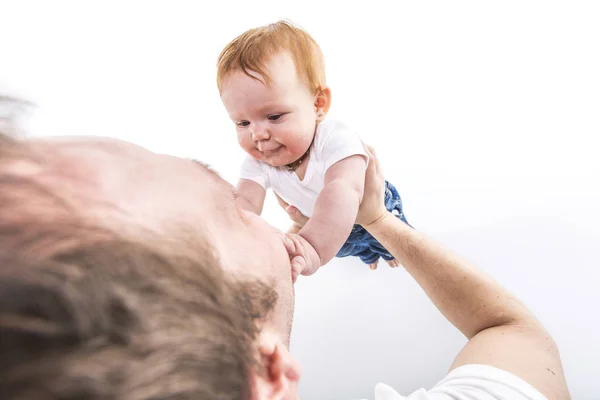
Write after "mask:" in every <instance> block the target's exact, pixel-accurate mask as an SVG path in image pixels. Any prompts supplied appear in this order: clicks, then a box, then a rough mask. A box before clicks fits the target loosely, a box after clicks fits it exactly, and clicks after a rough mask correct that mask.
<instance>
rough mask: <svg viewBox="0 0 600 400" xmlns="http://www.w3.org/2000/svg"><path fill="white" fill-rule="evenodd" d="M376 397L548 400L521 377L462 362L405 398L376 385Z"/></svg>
mask: <svg viewBox="0 0 600 400" xmlns="http://www.w3.org/2000/svg"><path fill="white" fill-rule="evenodd" d="M375 400H548V399H547V398H546V397H545V396H544V395H543V394H541V393H540V392H539V391H538V390H537V389H535V388H534V387H533V386H531V385H530V384H529V383H527V382H525V381H524V380H523V379H521V378H519V377H517V376H515V375H513V374H511V373H509V372H506V371H503V370H501V369H498V368H494V367H490V366H488V365H476V364H473V365H463V366H462V367H458V368H456V369H455V370H453V371H451V372H450V373H449V374H448V375H446V377H445V378H444V379H442V380H441V381H440V382H439V383H438V384H437V385H435V386H434V387H433V388H432V389H431V390H429V391H426V390H425V389H419V390H417V391H416V392H414V393H412V394H411V395H409V396H408V397H404V396H400V395H399V394H398V392H396V391H395V390H394V389H392V388H391V387H389V386H387V385H385V384H382V383H380V384H378V385H377V386H376V387H375Z"/></svg>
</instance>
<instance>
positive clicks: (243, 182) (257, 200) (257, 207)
mask: <svg viewBox="0 0 600 400" xmlns="http://www.w3.org/2000/svg"><path fill="white" fill-rule="evenodd" d="M237 192H238V194H239V196H240V198H241V200H242V207H244V208H245V209H246V210H248V211H252V212H253V213H255V214H256V215H260V214H261V213H262V209H263V205H264V203H265V195H266V193H267V191H266V190H265V189H264V188H263V187H262V186H261V185H259V184H258V183H256V182H254V181H252V180H250V179H240V181H239V182H238V185H237Z"/></svg>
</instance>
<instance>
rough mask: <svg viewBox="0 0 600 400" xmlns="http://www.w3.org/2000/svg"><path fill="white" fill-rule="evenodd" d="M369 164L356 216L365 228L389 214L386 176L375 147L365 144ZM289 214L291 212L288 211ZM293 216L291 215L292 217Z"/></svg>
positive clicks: (357, 220) (357, 221)
mask: <svg viewBox="0 0 600 400" xmlns="http://www.w3.org/2000/svg"><path fill="white" fill-rule="evenodd" d="M365 150H366V152H367V154H368V155H369V166H368V168H367V172H366V175H365V190H364V194H363V199H362V202H361V203H360V207H359V209H358V215H357V216H356V223H357V224H359V225H362V226H363V227H364V228H366V227H368V226H369V225H372V224H374V223H375V222H378V221H380V220H381V219H383V218H384V217H385V216H387V215H388V214H389V212H388V210H387V209H386V208H385V201H384V200H385V178H384V177H383V171H382V170H381V166H380V165H379V160H378V159H377V155H376V154H375V149H374V148H372V147H371V146H369V145H365ZM288 214H289V212H288ZM290 218H291V217H290Z"/></svg>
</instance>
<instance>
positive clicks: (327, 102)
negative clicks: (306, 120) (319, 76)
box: [315, 86, 331, 121]
mask: <svg viewBox="0 0 600 400" xmlns="http://www.w3.org/2000/svg"><path fill="white" fill-rule="evenodd" d="M329 107H331V89H330V88H329V87H327V86H323V87H320V88H319V89H317V91H316V92H315V113H316V116H317V120H319V121H322V120H323V119H325V116H326V115H327V113H328V112H329Z"/></svg>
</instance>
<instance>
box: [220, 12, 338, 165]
mask: <svg viewBox="0 0 600 400" xmlns="http://www.w3.org/2000/svg"><path fill="white" fill-rule="evenodd" d="M217 86H218V88H219V93H220V94H221V100H222V101H223V104H224V106H225V108H226V109H227V112H228V113H229V116H230V118H231V119H232V121H233V122H234V123H235V125H236V130H237V133H238V141H239V143H240V146H241V147H242V148H243V149H244V150H245V151H246V152H248V153H249V154H250V155H251V156H252V157H254V158H255V159H257V160H260V161H264V162H267V163H269V164H271V165H273V166H282V165H287V164H290V163H292V162H294V161H296V160H298V159H299V158H301V157H302V156H303V155H304V154H305V153H306V151H307V150H308V148H309V147H310V144H311V143H312V139H313V136H314V133H315V127H316V125H317V124H318V123H319V122H320V121H322V120H323V119H324V118H325V116H326V114H327V112H328V110H329V107H330V104H331V91H330V89H329V88H328V87H327V86H326V83H325V65H324V61H323V54H322V52H321V50H320V48H319V46H318V44H317V43H316V42H315V41H314V40H313V38H312V37H310V35H309V34H308V33H306V32H305V31H304V30H302V29H300V28H298V27H296V26H294V25H292V24H290V23H288V22H285V21H280V22H277V23H275V24H271V25H267V26H263V27H259V28H254V29H251V30H249V31H246V32H244V33H243V34H241V35H240V36H238V37H237V38H235V39H234V40H233V41H232V42H231V43H229V44H228V45H227V46H226V47H225V49H224V50H223V51H222V52H221V55H220V56H219V59H218V64H217Z"/></svg>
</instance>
